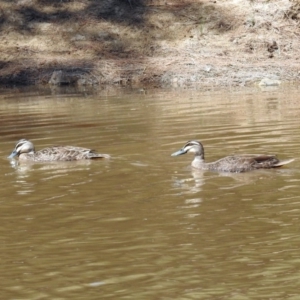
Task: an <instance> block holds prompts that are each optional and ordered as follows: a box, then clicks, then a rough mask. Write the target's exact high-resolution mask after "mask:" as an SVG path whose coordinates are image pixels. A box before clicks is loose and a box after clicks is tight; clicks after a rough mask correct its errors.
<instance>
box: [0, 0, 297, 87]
mask: <svg viewBox="0 0 300 300" xmlns="http://www.w3.org/2000/svg"><path fill="white" fill-rule="evenodd" d="M299 19H300V3H299V1H293V2H292V1H288V0H274V1H263V0H256V1H255V0H252V1H250V0H249V1H246V0H239V1H238V0H223V1H222V0H219V1H217V2H215V1H211V0H202V1H200V0H193V1H192V0H177V1H176V0H169V1H167V4H166V2H165V1H160V0H152V1H146V0H144V1H143V0H131V1H129V0H102V1H96V0H73V1H67V0H65V1H63V0H52V1H50V0H20V1H14V2H12V1H11V2H10V1H7V2H6V1H2V2H0V26H1V33H0V34H1V41H2V43H1V44H0V51H1V54H2V55H1V61H0V80H1V81H2V83H25V84H31V83H41V82H42V83H43V82H44V83H47V82H48V81H49V79H50V77H51V74H52V72H53V71H54V70H63V71H64V72H65V73H66V74H73V75H74V74H75V75H76V76H77V75H78V78H81V79H82V78H83V77H86V78H93V80H86V81H81V82H85V83H90V84H91V83H93V84H94V83H96V82H98V83H108V84H111V83H121V84H149V83H151V84H155V85H180V86H186V85H195V84H201V85H203V84H204V85H245V84H249V83H253V82H255V81H257V80H259V79H261V78H262V77H272V76H273V77H277V78H278V77H279V78H280V79H282V80H289V81H290V80H298V79H299V69H298V67H297V62H298V57H299V55H298V54H299V49H300V47H299V38H298V37H299V34H300V29H299Z"/></svg>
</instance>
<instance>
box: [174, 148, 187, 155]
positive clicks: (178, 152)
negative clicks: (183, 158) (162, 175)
mask: <svg viewBox="0 0 300 300" xmlns="http://www.w3.org/2000/svg"><path fill="white" fill-rule="evenodd" d="M185 153H186V151H185V150H184V149H180V150H178V151H176V152H174V153H172V154H171V156H178V155H182V154H185Z"/></svg>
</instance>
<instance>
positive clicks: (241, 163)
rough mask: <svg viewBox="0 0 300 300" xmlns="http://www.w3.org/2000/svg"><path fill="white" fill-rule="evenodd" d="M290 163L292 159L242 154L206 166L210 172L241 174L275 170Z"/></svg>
mask: <svg viewBox="0 0 300 300" xmlns="http://www.w3.org/2000/svg"><path fill="white" fill-rule="evenodd" d="M292 161H293V159H290V160H283V161H280V160H279V159H278V158H277V157H276V156H275V155H260V154H258V155H255V154H244V155H232V156H227V157H224V158H221V159H219V160H218V161H216V162H213V163H208V164H207V166H208V167H209V169H210V170H215V171H221V172H235V173H241V172H247V171H252V170H256V169H270V168H277V167H281V166H283V165H285V164H288V163H290V162H292Z"/></svg>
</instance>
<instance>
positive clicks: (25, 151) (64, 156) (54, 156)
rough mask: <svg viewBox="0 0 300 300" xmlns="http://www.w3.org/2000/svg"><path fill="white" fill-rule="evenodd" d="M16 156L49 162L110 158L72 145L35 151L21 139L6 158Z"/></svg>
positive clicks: (24, 159) (27, 142)
mask: <svg viewBox="0 0 300 300" xmlns="http://www.w3.org/2000/svg"><path fill="white" fill-rule="evenodd" d="M16 156H17V157H18V158H19V161H31V162H50V161H74V160H83V159H97V158H110V156H109V155H108V154H99V153H97V152H96V151H94V150H91V149H87V148H82V147H74V146H54V147H48V148H44V149H42V150H39V151H35V148H34V145H33V143H32V142H30V141H28V140H25V139H21V140H19V141H18V142H17V143H16V146H15V149H14V150H13V151H12V153H11V154H10V155H9V157H8V158H14V157H16Z"/></svg>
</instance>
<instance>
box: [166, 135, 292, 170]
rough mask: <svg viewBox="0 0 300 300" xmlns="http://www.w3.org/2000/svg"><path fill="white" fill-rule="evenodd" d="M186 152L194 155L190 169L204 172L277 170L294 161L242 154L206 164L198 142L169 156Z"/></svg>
mask: <svg viewBox="0 0 300 300" xmlns="http://www.w3.org/2000/svg"><path fill="white" fill-rule="evenodd" d="M188 152H191V153H194V155H195V157H194V160H193V161H192V167H193V168H195V169H198V170H204V171H206V170H207V171H218V172H232V173H241V172H248V171H252V170H257V169H271V168H278V167H281V166H283V165H286V164H288V163H290V162H292V161H294V159H287V160H279V159H278V158H277V157H276V156H275V155H264V154H263V155H261V154H243V155H231V156H227V157H224V158H221V159H219V160H217V161H215V162H208V163H207V162H205V160H204V147H203V145H202V144H201V142H199V141H188V142H187V143H186V144H185V145H184V146H183V147H182V148H181V149H180V150H178V151H176V152H174V153H173V154H171V156H178V155H182V154H186V153H188Z"/></svg>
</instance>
